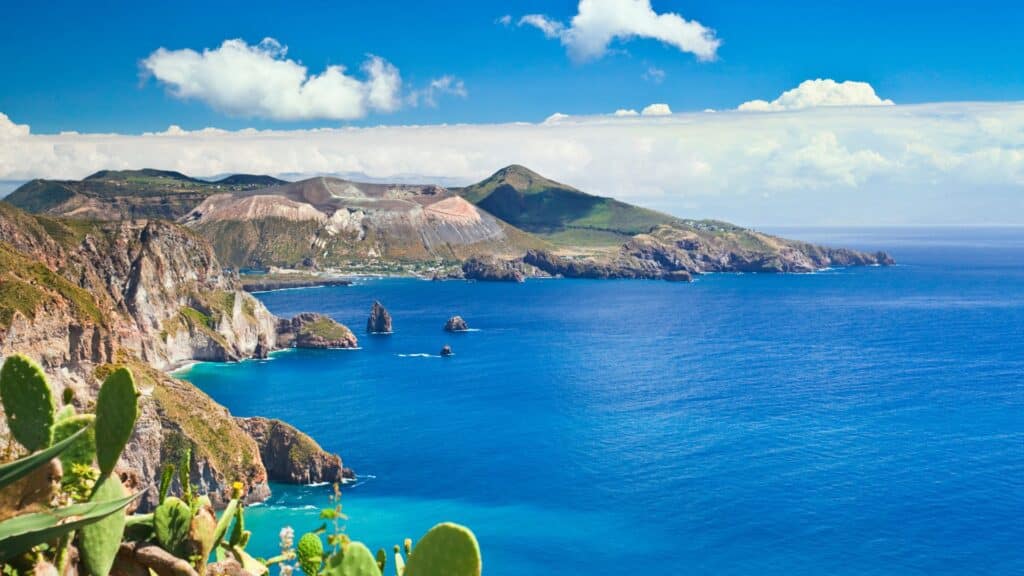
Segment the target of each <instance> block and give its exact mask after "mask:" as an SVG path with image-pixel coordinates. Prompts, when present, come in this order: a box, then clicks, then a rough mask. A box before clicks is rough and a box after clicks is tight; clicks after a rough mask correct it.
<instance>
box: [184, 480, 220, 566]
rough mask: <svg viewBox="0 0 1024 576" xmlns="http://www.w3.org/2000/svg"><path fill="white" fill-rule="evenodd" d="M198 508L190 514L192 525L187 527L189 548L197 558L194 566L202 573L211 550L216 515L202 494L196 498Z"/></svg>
mask: <svg viewBox="0 0 1024 576" xmlns="http://www.w3.org/2000/svg"><path fill="white" fill-rule="evenodd" d="M198 503H199V506H198V508H199V509H198V510H197V511H196V513H195V515H194V516H192V525H191V526H190V527H189V532H188V534H189V541H190V546H189V547H190V549H191V552H192V554H193V555H194V556H197V557H198V558H199V560H198V563H197V566H196V568H197V569H198V572H199V573H200V574H203V573H204V570H203V569H204V568H205V566H206V560H207V558H209V557H210V552H212V551H213V542H214V539H215V537H216V532H217V517H216V516H215V515H214V513H213V506H212V505H211V504H210V499H209V498H207V497H206V496H202V497H200V498H199V499H198Z"/></svg>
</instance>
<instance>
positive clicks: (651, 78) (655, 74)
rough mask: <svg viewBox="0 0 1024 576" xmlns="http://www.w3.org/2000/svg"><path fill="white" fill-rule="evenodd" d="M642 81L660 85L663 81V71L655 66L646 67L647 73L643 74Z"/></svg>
mask: <svg viewBox="0 0 1024 576" xmlns="http://www.w3.org/2000/svg"><path fill="white" fill-rule="evenodd" d="M643 79H644V80H647V81H648V82H654V83H655V84H661V83H662V81H663V80H665V71H664V70H662V69H661V68H657V67H655V66H648V67H647V71H645V72H644V73H643Z"/></svg>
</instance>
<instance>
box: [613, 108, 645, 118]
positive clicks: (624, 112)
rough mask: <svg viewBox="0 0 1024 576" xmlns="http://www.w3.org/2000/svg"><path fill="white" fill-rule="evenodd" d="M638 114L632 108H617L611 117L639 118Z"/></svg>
mask: <svg viewBox="0 0 1024 576" xmlns="http://www.w3.org/2000/svg"><path fill="white" fill-rule="evenodd" d="M639 115H640V113H639V112H637V111H636V110H633V109H632V108H619V109H618V110H616V111H615V113H614V114H612V116H639Z"/></svg>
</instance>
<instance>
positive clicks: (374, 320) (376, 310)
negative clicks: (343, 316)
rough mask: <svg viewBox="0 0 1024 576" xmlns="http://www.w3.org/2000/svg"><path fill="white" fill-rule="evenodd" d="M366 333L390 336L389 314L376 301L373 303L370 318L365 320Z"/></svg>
mask: <svg viewBox="0 0 1024 576" xmlns="http://www.w3.org/2000/svg"><path fill="white" fill-rule="evenodd" d="M366 331H367V332H369V333H370V334H391V331H392V330H391V314H388V311H387V309H385V308H384V306H383V305H382V304H381V303H380V302H379V301H377V300H374V301H373V308H371V309H370V317H369V318H368V319H367V320H366Z"/></svg>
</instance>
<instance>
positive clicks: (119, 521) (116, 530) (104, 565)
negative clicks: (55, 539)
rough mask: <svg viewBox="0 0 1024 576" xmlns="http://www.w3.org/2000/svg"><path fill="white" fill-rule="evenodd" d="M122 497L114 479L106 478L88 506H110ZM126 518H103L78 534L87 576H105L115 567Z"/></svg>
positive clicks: (98, 484)
mask: <svg viewBox="0 0 1024 576" xmlns="http://www.w3.org/2000/svg"><path fill="white" fill-rule="evenodd" d="M124 497H125V489H124V486H122V485H121V480H120V479H118V477H117V476H105V477H103V478H101V479H100V481H99V483H97V484H96V488H95V489H94V490H93V493H92V496H91V497H90V498H89V501H90V502H112V501H116V500H120V499H121V498H124ZM124 524H125V515H124V513H123V512H121V511H118V512H115V513H113V514H111V515H109V516H107V517H106V518H104V519H102V520H100V521H99V522H96V523H94V524H89V525H88V526H84V527H82V529H81V530H80V531H79V533H78V552H79V554H80V555H81V566H82V567H83V568H84V569H85V573H86V574H92V575H94V576H106V575H107V574H109V573H110V568H111V567H112V566H113V565H114V558H115V557H116V556H117V549H118V548H119V547H120V546H121V537H122V535H123V534H124Z"/></svg>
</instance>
